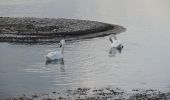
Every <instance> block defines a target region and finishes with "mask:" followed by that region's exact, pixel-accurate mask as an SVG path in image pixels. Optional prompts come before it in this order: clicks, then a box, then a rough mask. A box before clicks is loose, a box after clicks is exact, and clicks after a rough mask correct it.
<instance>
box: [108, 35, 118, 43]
mask: <svg viewBox="0 0 170 100" xmlns="http://www.w3.org/2000/svg"><path fill="white" fill-rule="evenodd" d="M109 40H110V42H111V43H113V41H114V40H117V37H116V35H115V34H112V35H110V37H109Z"/></svg>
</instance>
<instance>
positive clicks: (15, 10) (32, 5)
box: [0, 0, 170, 96]
mask: <svg viewBox="0 0 170 100" xmlns="http://www.w3.org/2000/svg"><path fill="white" fill-rule="evenodd" d="M169 5H170V1H169V0H0V16H11V17H49V18H73V19H84V20H86V19H87V20H95V21H100V22H106V23H111V24H118V25H122V26H124V27H125V28H127V31H126V32H124V33H121V34H119V35H118V38H119V39H120V40H121V41H122V43H123V44H124V48H123V50H122V52H121V53H116V54H115V55H110V54H109V50H110V42H109V40H108V36H106V37H99V38H94V39H86V40H77V41H71V42H66V45H65V49H64V50H65V51H64V64H60V63H58V64H49V65H45V57H44V56H45V55H46V54H47V53H48V52H50V51H55V50H60V48H59V47H58V44H57V43H54V44H44V45H39V44H34V45H31V44H9V43H0V96H14V95H20V94H23V93H25V94H29V93H30V94H31V93H43V92H52V91H56V90H59V89H70V88H77V87H92V88H94V87H97V88H102V87H118V88H121V89H124V90H125V91H131V90H132V89H158V90H160V91H164V92H169V91H170V74H169V72H170V44H169V43H170V30H169V29H170V11H169V9H170V6H169Z"/></svg>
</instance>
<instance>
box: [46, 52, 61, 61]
mask: <svg viewBox="0 0 170 100" xmlns="http://www.w3.org/2000/svg"><path fill="white" fill-rule="evenodd" d="M46 59H47V60H59V59H63V54H61V52H58V51H54V52H50V53H48V54H47V55H46Z"/></svg>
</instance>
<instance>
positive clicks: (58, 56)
mask: <svg viewBox="0 0 170 100" xmlns="http://www.w3.org/2000/svg"><path fill="white" fill-rule="evenodd" d="M59 45H60V48H61V51H60V52H59V51H54V52H49V53H48V54H47V55H46V61H55V60H63V58H64V56H63V53H64V45H65V40H64V39H62V40H61V41H60V43H59Z"/></svg>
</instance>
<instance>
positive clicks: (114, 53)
mask: <svg viewBox="0 0 170 100" xmlns="http://www.w3.org/2000/svg"><path fill="white" fill-rule="evenodd" d="M121 52H122V49H118V48H110V50H109V56H110V57H113V56H116V54H117V53H121Z"/></svg>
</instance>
